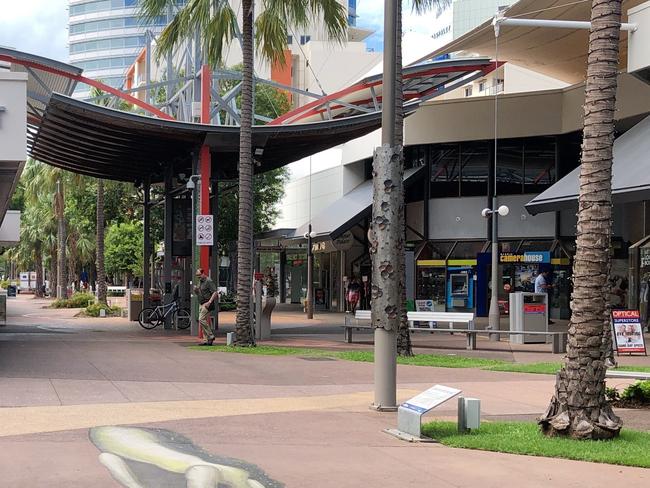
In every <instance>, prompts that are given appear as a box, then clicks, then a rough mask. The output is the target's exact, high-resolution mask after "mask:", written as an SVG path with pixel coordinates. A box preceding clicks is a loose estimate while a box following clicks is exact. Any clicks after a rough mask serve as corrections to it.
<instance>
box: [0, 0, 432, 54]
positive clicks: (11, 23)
mask: <svg viewBox="0 0 650 488" xmlns="http://www.w3.org/2000/svg"><path fill="white" fill-rule="evenodd" d="M409 3H410V2H405V5H404V19H403V24H404V32H405V35H404V51H405V53H406V52H407V51H408V50H409V49H413V50H418V51H423V52H422V54H425V51H430V50H432V49H433V47H435V46H433V47H431V49H429V47H430V46H431V44H432V39H431V35H430V33H431V30H432V28H431V24H432V21H434V20H435V18H436V15H435V13H429V14H426V15H424V16H420V17H418V16H416V15H414V14H413V13H412V12H411V9H410V6H409ZM383 7H384V0H357V16H358V19H357V25H358V26H359V27H364V28H369V29H373V30H375V31H376V32H375V34H374V35H373V36H371V37H370V38H369V39H368V47H369V48H372V49H374V50H375V51H381V50H382V49H381V40H382V35H383ZM0 12H2V15H0V46H8V47H13V48H15V49H18V50H20V51H25V52H28V53H32V54H38V55H40V56H45V57H48V58H52V59H56V60H58V61H64V62H65V61H67V60H68V44H67V38H68V31H67V25H68V0H0Z"/></svg>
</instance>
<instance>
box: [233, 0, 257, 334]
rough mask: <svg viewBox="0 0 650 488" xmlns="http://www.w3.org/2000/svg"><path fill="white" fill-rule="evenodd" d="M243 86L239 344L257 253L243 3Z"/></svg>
mask: <svg viewBox="0 0 650 488" xmlns="http://www.w3.org/2000/svg"><path fill="white" fill-rule="evenodd" d="M242 12H243V23H242V33H241V35H242V62H243V69H242V85H241V87H242V88H241V127H240V133H239V222H238V224H239V225H238V236H237V237H238V241H237V270H238V272H237V319H236V327H235V336H236V339H235V342H236V343H237V344H239V345H249V344H252V342H253V338H252V336H251V289H252V267H251V266H252V257H253V256H252V254H253V211H254V210H253V161H252V154H251V136H252V126H253V62H254V59H253V1H252V0H242Z"/></svg>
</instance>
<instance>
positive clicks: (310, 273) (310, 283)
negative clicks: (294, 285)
mask: <svg viewBox="0 0 650 488" xmlns="http://www.w3.org/2000/svg"><path fill="white" fill-rule="evenodd" d="M311 237H312V236H311V222H309V230H308V231H307V303H306V305H307V307H306V308H307V318H308V319H313V318H314V250H313V249H312V242H311Z"/></svg>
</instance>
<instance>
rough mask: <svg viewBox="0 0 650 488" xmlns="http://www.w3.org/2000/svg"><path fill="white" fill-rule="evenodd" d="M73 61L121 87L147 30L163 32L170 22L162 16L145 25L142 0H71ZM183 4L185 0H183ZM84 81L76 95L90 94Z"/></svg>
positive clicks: (70, 42) (70, 48)
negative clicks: (142, 14)
mask: <svg viewBox="0 0 650 488" xmlns="http://www.w3.org/2000/svg"><path fill="white" fill-rule="evenodd" d="M69 1H70V3H69V15H70V20H69V24H68V42H69V52H70V56H69V61H70V63H71V64H73V65H75V66H78V67H80V68H82V69H83V70H84V74H85V76H87V77H89V78H93V79H97V80H101V81H103V82H104V83H106V84H108V85H110V86H113V87H116V88H119V87H121V86H122V83H123V82H124V74H125V71H126V70H127V68H128V67H129V66H131V65H132V64H133V62H134V61H135V58H136V56H137V55H138V53H139V52H140V50H141V49H142V47H143V46H144V45H145V33H146V31H147V30H150V31H152V32H153V33H154V34H158V33H160V31H161V30H162V29H163V27H164V26H165V25H166V24H167V17H166V16H161V17H160V18H158V19H156V20H155V21H154V22H153V23H151V24H148V25H145V24H144V23H143V21H142V19H140V18H139V17H138V4H139V0H90V1H89V0H69ZM177 3H178V4H179V5H181V4H183V3H185V0H179V1H178V2H177ZM88 90H89V87H88V86H86V85H83V84H80V85H79V87H78V91H77V92H76V96H80V97H82V96H84V95H86V94H87V92H88Z"/></svg>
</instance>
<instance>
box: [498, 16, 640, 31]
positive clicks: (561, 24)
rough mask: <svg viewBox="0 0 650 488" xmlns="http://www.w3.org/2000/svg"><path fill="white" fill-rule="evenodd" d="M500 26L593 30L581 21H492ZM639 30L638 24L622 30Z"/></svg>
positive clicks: (623, 26)
mask: <svg viewBox="0 0 650 488" xmlns="http://www.w3.org/2000/svg"><path fill="white" fill-rule="evenodd" d="M492 22H493V23H498V24H500V25H508V26H512V27H554V28H556V29H584V30H589V29H591V22H589V21H581V20H547V19H520V18H509V17H499V16H497V17H495V18H494V20H493V21H492ZM637 28H638V25H637V24H632V23H625V22H623V23H621V30H622V31H628V32H634V31H636V30H637Z"/></svg>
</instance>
